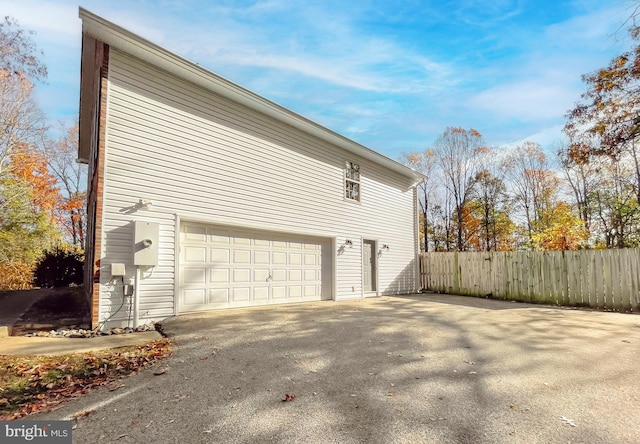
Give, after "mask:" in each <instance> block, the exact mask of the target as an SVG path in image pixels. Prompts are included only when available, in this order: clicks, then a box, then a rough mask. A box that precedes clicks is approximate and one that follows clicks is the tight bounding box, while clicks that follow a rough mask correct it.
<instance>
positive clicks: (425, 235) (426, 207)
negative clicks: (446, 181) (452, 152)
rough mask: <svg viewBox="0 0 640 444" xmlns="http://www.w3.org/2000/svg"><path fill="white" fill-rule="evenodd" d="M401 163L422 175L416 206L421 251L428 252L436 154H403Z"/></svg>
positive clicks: (425, 151) (424, 152)
mask: <svg viewBox="0 0 640 444" xmlns="http://www.w3.org/2000/svg"><path fill="white" fill-rule="evenodd" d="M402 162H403V163H404V164H405V165H407V166H409V167H410V168H413V169H414V170H416V171H418V172H420V173H422V174H424V176H425V178H424V180H423V181H422V182H421V183H420V184H419V185H418V204H419V206H420V233H421V236H422V241H423V242H422V245H423V247H422V249H423V250H424V251H429V232H430V231H433V228H432V227H431V225H430V223H429V212H430V210H431V199H432V195H433V183H434V178H435V174H434V173H435V167H436V165H437V158H436V153H435V152H434V151H433V150H431V149H426V150H424V151H423V152H421V153H420V152H413V153H403V154H402Z"/></svg>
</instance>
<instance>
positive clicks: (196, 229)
mask: <svg viewBox="0 0 640 444" xmlns="http://www.w3.org/2000/svg"><path fill="white" fill-rule="evenodd" d="M184 237H185V239H186V240H189V241H196V242H205V241H206V240H207V228H206V227H202V226H197V225H189V226H187V227H185V231H184Z"/></svg>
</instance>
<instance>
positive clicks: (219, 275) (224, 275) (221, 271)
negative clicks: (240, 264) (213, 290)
mask: <svg viewBox="0 0 640 444" xmlns="http://www.w3.org/2000/svg"><path fill="white" fill-rule="evenodd" d="M230 275H231V270H230V269H228V268H211V273H210V279H211V283H214V284H228V283H229V276H230Z"/></svg>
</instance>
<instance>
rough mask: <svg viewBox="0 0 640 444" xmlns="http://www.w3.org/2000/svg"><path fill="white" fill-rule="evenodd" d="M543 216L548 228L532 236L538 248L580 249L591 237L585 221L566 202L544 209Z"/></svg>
mask: <svg viewBox="0 0 640 444" xmlns="http://www.w3.org/2000/svg"><path fill="white" fill-rule="evenodd" d="M543 218H544V219H546V223H545V226H546V228H545V229H543V230H542V231H540V232H538V233H535V234H534V235H533V237H532V244H533V246H534V248H536V249H538V250H544V251H552V250H553V251H562V250H578V249H579V248H581V247H583V246H584V245H585V244H586V242H587V240H588V239H589V231H588V230H587V229H586V228H585V226H584V222H583V221H582V219H580V218H579V217H578V216H576V215H575V214H574V212H573V210H572V209H571V206H570V205H569V204H568V203H566V202H559V203H557V204H556V205H555V206H554V207H553V208H550V209H548V210H546V211H544V214H543Z"/></svg>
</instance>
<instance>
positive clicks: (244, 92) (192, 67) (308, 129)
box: [78, 7, 424, 183]
mask: <svg viewBox="0 0 640 444" xmlns="http://www.w3.org/2000/svg"><path fill="white" fill-rule="evenodd" d="M79 16H80V18H81V19H82V33H83V38H84V36H85V35H88V36H90V37H92V38H95V39H96V40H99V41H101V42H104V43H106V44H107V45H109V46H110V47H113V48H117V49H119V50H121V51H123V52H126V53H128V54H131V55H132V56H134V57H137V58H139V59H140V60H143V61H145V62H147V63H150V64H152V65H154V66H157V67H159V68H161V69H163V70H164V71H167V72H169V73H171V74H173V75H175V76H177V77H180V78H183V79H185V80H187V81H189V82H192V83H195V84H196V85H199V86H201V87H203V88H205V89H207V90H209V91H212V92H215V93H216V94H219V95H221V96H223V97H226V98H228V99H230V100H233V101H235V102H237V103H240V104H242V105H245V106H247V107H249V108H251V109H254V110H256V111H258V112H260V113H262V114H265V115H268V116H270V117H272V118H275V119H277V120H279V121H281V122H284V123H286V124H288V125H290V126H292V127H294V128H297V129H299V130H302V131H304V132H305V133H307V134H311V135H313V136H315V137H318V138H319V139H321V140H324V141H326V142H328V143H331V144H333V145H336V146H338V147H340V148H342V149H344V150H346V151H349V152H351V153H354V154H356V155H358V156H360V157H363V158H365V159H367V160H370V161H372V162H375V163H377V164H379V165H381V166H383V167H386V168H388V169H390V170H393V171H395V172H397V173H400V174H402V175H404V176H406V177H409V178H411V179H413V180H414V181H415V182H414V183H417V182H419V181H421V180H422V179H423V178H424V176H423V175H422V174H421V173H419V172H417V171H414V170H412V169H411V168H409V167H407V166H405V165H402V164H401V163H399V162H396V161H395V160H392V159H390V158H388V157H386V156H384V155H382V154H380V153H378V152H376V151H374V150H372V149H370V148H367V147H366V146H364V145H361V144H359V143H357V142H354V141H353V140H351V139H348V138H347V137H345V136H342V135H340V134H338V133H336V132H334V131H331V130H330V129H328V128H326V127H324V126H322V125H320V124H318V123H316V122H314V121H312V120H310V119H307V118H306V117H303V116H301V115H300V114H297V113H295V112H293V111H291V110H289V109H287V108H285V107H283V106H280V105H278V104H277V103H274V102H272V101H270V100H268V99H265V98H264V97H262V96H259V95H258V94H256V93H254V92H252V91H250V90H248V89H246V88H243V87H242V86H240V85H238V84H236V83H233V82H231V81H230V80H227V79H225V78H224V77H221V76H219V75H217V74H215V73H213V72H211V71H209V70H206V69H205V68H203V67H201V66H200V65H198V64H196V63H194V62H191V61H189V60H187V59H185V58H184V57H181V56H179V55H177V54H175V53H173V52H171V51H169V50H167V49H165V48H162V47H160V46H158V45H156V44H155V43H152V42H150V41H148V40H146V39H144V38H142V37H140V36H138V35H136V34H134V33H132V32H130V31H128V30H126V29H124V28H122V27H120V26H118V25H116V24H114V23H112V22H110V21H108V20H105V19H104V18H102V17H100V16H98V15H96V14H94V13H92V12H90V11H87V10H86V9H84V8H82V7H80V8H79ZM81 107H82V100H81ZM82 115H83V113H82V110H81V118H82ZM87 151H88V147H86V146H85V144H82V143H81V144H80V146H79V147H78V158H79V159H81V160H82V159H87V158H88V157H89V153H88V152H87Z"/></svg>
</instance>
